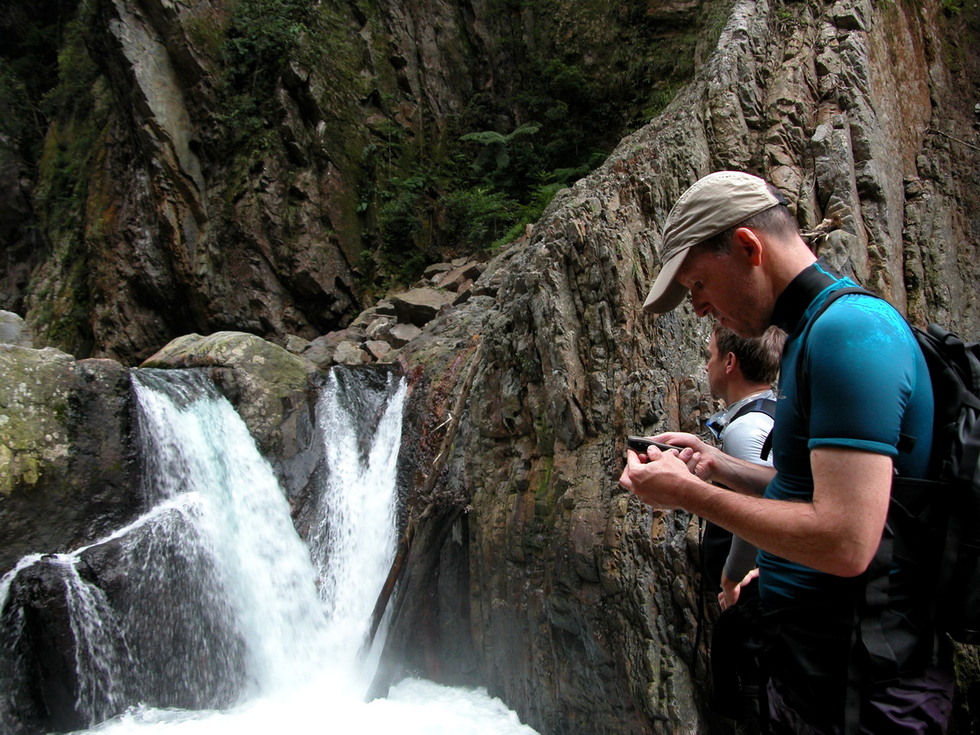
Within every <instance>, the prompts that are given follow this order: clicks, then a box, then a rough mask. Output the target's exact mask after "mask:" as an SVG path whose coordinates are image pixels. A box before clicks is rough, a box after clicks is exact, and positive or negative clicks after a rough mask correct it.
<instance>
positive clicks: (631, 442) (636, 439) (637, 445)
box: [626, 436, 681, 454]
mask: <svg viewBox="0 0 980 735" xmlns="http://www.w3.org/2000/svg"><path fill="white" fill-rule="evenodd" d="M626 446H628V447H629V448H630V449H632V450H633V451H634V452H637V453H638V454H646V451H647V448H648V447H650V446H654V447H657V449H659V450H660V451H662V452H666V451H667V450H668V449H676V450H678V451H680V450H681V447H674V446H671V445H670V444H664V443H663V442H655V441H653V439H644V438H643V437H642V436H628V437H626Z"/></svg>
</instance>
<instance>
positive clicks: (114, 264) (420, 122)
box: [0, 0, 697, 365]
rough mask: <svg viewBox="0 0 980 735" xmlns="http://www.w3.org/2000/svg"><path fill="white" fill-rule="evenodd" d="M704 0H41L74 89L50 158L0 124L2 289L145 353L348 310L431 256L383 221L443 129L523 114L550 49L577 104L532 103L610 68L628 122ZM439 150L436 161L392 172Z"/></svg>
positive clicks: (38, 325)
mask: <svg viewBox="0 0 980 735" xmlns="http://www.w3.org/2000/svg"><path fill="white" fill-rule="evenodd" d="M35 5H36V4H34V3H29V2H21V0H16V2H14V3H12V5H11V9H10V11H9V13H6V14H5V15H4V17H3V18H0V30H3V31H4V34H5V35H9V37H10V38H12V39H14V40H16V41H17V43H18V45H17V49H23V48H26V49H28V50H34V46H32V45H31V44H32V43H33V40H32V39H33V36H32V33H31V31H32V30H37V29H33V27H32V26H30V24H29V23H28V22H27V21H26V20H25V19H26V18H30V17H32V15H33V14H34V13H35V12H37V11H36V10H35ZM75 10H77V15H76V13H75V12H74V11H75ZM694 10H695V9H694V8H692V7H691V4H684V3H682V4H678V5H677V7H661V8H658V9H657V11H656V13H651V14H650V15H649V17H648V16H647V15H645V13H644V9H643V8H642V7H640V6H637V7H635V8H634V7H626V6H623V7H620V5H619V4H616V3H609V4H599V5H593V4H587V5H586V6H582V4H580V3H577V2H571V1H569V0H549V1H548V2H547V3H546V4H542V5H541V6H540V7H538V5H528V4H506V3H505V4H503V5H501V4H500V3H497V2H490V1H488V0H479V1H477V2H471V3H468V4H467V5H466V6H465V7H460V6H459V5H458V3H454V2H445V1H444V0H438V2H436V3H434V4H418V3H413V2H404V1H403V0H369V1H368V2H358V3H354V4H350V3H346V4H340V5H337V4H309V3H303V2H293V1H292V0H247V1H246V2H228V1H226V0H217V1H216V2H210V3H207V4H191V5H187V4H185V3H174V2H170V1H169V0H99V1H98V2H94V3H74V2H69V3H62V4H57V5H55V4H52V7H50V8H47V7H46V8H45V11H41V12H49V13H50V14H51V15H52V17H54V14H55V13H56V12H57V17H58V19H59V24H58V26H57V27H58V28H60V27H63V26H71V28H72V29H73V30H72V31H71V32H63V31H61V30H58V34H59V35H58V36H57V37H58V38H59V39H60V40H61V43H62V47H60V48H53V49H49V52H50V55H51V56H52V57H55V56H56V54H58V53H60V54H61V55H62V59H63V68H61V69H57V68H53V69H50V70H48V73H49V74H51V75H57V76H58V78H59V79H60V84H59V86H58V90H63V91H60V92H59V94H61V95H62V97H60V98H59V99H60V100H61V102H62V103H63V104H61V105H60V107H57V109H55V110H54V112H52V114H51V118H52V119H51V125H50V128H49V129H48V130H47V131H46V139H45V140H44V141H38V142H37V143H35V147H42V148H43V151H42V154H41V155H40V157H39V163H38V170H37V172H36V174H35V173H34V172H32V171H31V162H30V161H27V160H25V156H24V155H22V154H21V153H19V150H20V149H22V148H28V147H30V146H29V145H28V144H27V143H25V141H24V140H18V139H13V138H8V137H4V138H3V139H0V202H2V203H3V205H4V206H3V207H2V209H3V211H4V214H3V215H2V216H0V252H2V253H3V255H4V256H5V257H4V258H3V259H2V260H0V307H3V308H8V309H12V310H15V311H17V312H18V313H21V314H24V315H25V316H26V317H27V320H28V322H30V323H31V325H32V326H33V327H34V328H35V329H36V331H37V336H38V337H39V338H40V339H41V340H42V341H41V342H39V345H40V346H45V345H50V346H56V347H58V348H60V349H63V350H65V351H67V352H71V353H72V354H76V355H78V356H80V357H87V356H100V357H110V358H113V359H117V360H120V361H122V362H124V363H126V364H130V365H132V364H137V363H138V362H139V361H140V360H142V359H145V358H146V357H148V356H149V355H150V354H151V353H152V352H153V351H154V350H156V349H157V348H159V346H160V345H163V344H166V343H167V342H169V341H170V340H171V339H173V338H175V337H177V336H180V335H183V334H186V333H189V332H200V333H209V332H213V331H219V330H227V329H234V330H237V331H247V332H251V333H254V334H257V335H260V336H263V337H267V338H269V339H270V340H273V341H276V342H278V343H280V344H281V343H282V340H283V339H284V335H287V334H293V335H297V336H299V337H302V338H304V339H307V340H311V339H313V338H315V337H317V336H319V335H322V334H323V333H325V332H328V331H330V330H334V329H339V328H342V327H344V326H346V325H347V323H348V322H349V321H350V319H351V318H352V317H353V316H354V315H355V314H357V313H358V312H360V311H361V309H362V308H363V306H364V305H365V304H364V303H363V302H364V301H365V300H366V298H365V296H364V288H363V285H364V284H363V281H364V280H365V279H366V278H369V277H370V276H371V275H372V273H373V272H374V271H375V270H377V269H378V268H380V269H381V270H382V271H383V272H386V273H390V272H391V271H392V270H395V271H397V269H398V267H399V266H400V263H399V262H398V261H400V260H402V259H410V258H412V257H421V254H420V253H419V252H418V251H416V252H414V253H413V252H406V253H399V252H398V248H399V246H398V244H396V243H393V242H389V241H387V240H386V239H385V238H387V239H388V240H390V239H391V238H392V237H393V235H392V234H391V233H387V234H386V235H384V237H381V236H379V232H380V231H381V230H382V229H383V228H380V226H379V224H378V223H379V220H380V219H382V218H383V215H384V213H383V212H382V211H381V210H382V209H383V208H384V205H385V204H386V203H388V204H390V203H391V200H393V199H396V198H397V195H398V194H399V192H400V191H404V192H410V193H412V194H413V196H414V194H415V193H417V192H418V191H419V190H421V194H419V201H420V202H424V201H427V200H428V199H431V197H433V196H436V195H437V194H438V193H439V191H438V190H439V189H440V188H444V187H445V182H444V179H445V178H446V174H445V172H444V171H443V170H442V169H441V168H440V167H442V166H444V165H445V163H446V147H447V145H448V144H450V143H453V144H454V143H456V141H457V139H458V138H459V136H460V135H461V134H462V133H469V132H473V129H472V128H467V127H465V125H466V124H467V121H468V120H479V122H475V123H474V124H476V125H489V124H490V123H488V122H486V121H487V119H488V118H489V119H490V121H491V122H493V123H494V125H495V127H501V128H502V130H503V129H505V128H506V127H507V126H508V125H512V127H517V126H518V125H519V124H521V123H522V122H526V121H524V120H517V121H516V122H513V123H512V120H513V119H514V118H515V116H516V115H518V114H519V110H517V109H516V108H515V104H516V103H514V102H513V100H515V99H516V98H517V97H518V96H519V94H520V90H521V85H522V83H525V88H526V82H527V81H528V79H529V78H532V79H533V80H535V81H540V80H541V79H544V78H545V77H543V75H542V74H541V73H537V72H535V71H534V69H540V68H542V67H544V66H545V65H547V64H549V63H551V64H552V66H554V67H555V68H554V69H553V70H552V74H551V76H553V77H554V81H553V83H552V84H551V86H552V87H553V88H554V94H553V95H552V96H555V95H557V96H558V98H564V97H568V98H569V100H570V102H569V103H564V102H562V103H561V104H557V103H556V104H555V105H553V108H551V109H547V110H539V111H538V112H539V113H540V115H539V116H543V115H546V114H547V115H548V116H550V122H549V119H545V118H544V117H542V120H541V123H549V124H553V123H554V121H556V120H559V119H560V118H562V116H564V115H567V114H568V109H567V108H568V106H569V104H576V103H577V104H580V105H581V104H582V101H581V100H578V99H576V97H575V95H574V94H572V93H571V92H569V91H562V89H563V88H567V89H569V90H575V89H578V88H579V86H576V85H582V84H583V83H585V84H591V85H592V86H594V87H599V86H600V85H599V83H598V82H599V81H600V80H601V81H602V82H603V84H605V82H606V81H607V80H609V79H614V80H617V81H620V82H622V84H624V85H627V87H628V89H629V91H630V94H628V95H624V94H622V91H623V90H622V89H616V87H614V86H611V85H610V86H609V87H607V88H605V89H604V90H603V95H604V98H603V99H602V100H599V102H601V103H602V104H603V105H604V110H605V112H606V115H607V117H608V119H609V128H610V133H611V134H612V135H615V133H612V131H614V130H619V129H622V126H623V125H624V116H625V114H626V111H627V110H628V109H630V108H632V109H636V108H639V107H642V106H644V105H646V104H647V98H649V97H656V96H658V95H659V96H661V97H662V96H663V92H662V91H660V90H657V89H654V88H652V87H651V86H650V85H649V84H646V83H644V82H643V81H642V80H643V79H644V78H645V77H647V76H649V75H654V74H656V73H657V72H659V71H663V72H665V77H664V79H662V80H661V83H662V84H667V83H669V81H670V80H669V79H668V78H667V77H669V75H670V71H671V70H672V69H673V68H674V67H675V66H677V65H680V64H684V65H686V66H690V63H689V56H690V54H689V53H687V52H685V53H684V54H683V55H682V56H683V58H679V57H678V56H677V55H676V54H674V53H670V52H669V53H666V54H665V53H663V52H662V50H661V47H660V45H659V44H654V43H652V42H650V41H651V40H653V39H657V40H660V41H664V40H671V39H677V38H680V39H683V36H684V34H683V33H682V32H681V29H683V27H684V26H685V25H690V24H692V23H694V22H695V21H696V20H697V13H696V12H694ZM73 16H75V17H73ZM54 28H55V27H52V28H48V27H44V28H43V30H44V32H45V33H46V34H49V35H52V36H53V35H54ZM25 29H26V30H25ZM34 35H40V34H34ZM614 41H615V43H614ZM672 43H674V41H672ZM665 47H668V46H666V45H665ZM675 47H676V43H674V45H672V46H669V48H671V49H672V50H673V49H674V48H675ZM12 53H16V51H12ZM662 57H663V58H662ZM566 59H572V60H573V61H572V62H570V63H571V64H572V65H573V66H566V64H565V60H566ZM51 63H52V65H54V62H53V61H52V62H51ZM549 68H551V67H549ZM37 74H38V76H40V75H41V74H42V72H40V71H39V72H37ZM551 76H549V77H548V79H550V78H551ZM539 86H540V85H539ZM634 88H635V89H634ZM44 91H46V90H43V89H42V90H41V92H44ZM41 92H39V93H38V96H40V94H41ZM34 103H35V105H36V103H37V101H36V100H35V101H34ZM562 105H564V107H563V106H562ZM30 109H32V110H33V109H34V108H30ZM488 110H489V111H491V112H487V111H488ZM498 111H499V112H498ZM588 114H589V116H590V117H591V111H588ZM495 116H496V118H499V119H495ZM460 126H464V127H460ZM2 132H3V129H0V133H2ZM505 132H509V129H507V130H505ZM617 137H618V136H617ZM614 142H615V138H612V139H610V140H608V141H604V145H605V146H606V148H605V149H606V150H608V147H609V146H611V145H612V144H613V143H614ZM589 145H593V143H590V144H589ZM430 163H431V164H432V170H433V173H431V174H429V173H426V174H425V176H423V177H421V178H420V181H421V180H422V179H425V181H423V183H421V184H419V186H416V187H414V188H408V187H407V185H406V186H405V188H404V189H403V190H402V189H399V187H400V186H402V185H403V184H404V183H405V182H408V181H410V180H412V177H414V176H416V175H417V174H418V173H419V169H421V168H422V167H423V166H426V165H428V164H430ZM463 165H464V166H465V165H467V164H463ZM32 175H35V176H36V179H37V180H36V181H34V182H31V181H30V177H31V176H32ZM426 177H428V179H432V181H431V183H429V182H428V179H426ZM32 187H33V188H32ZM32 205H33V208H32ZM407 209H408V210H410V209H411V207H408V208H407ZM409 214H411V212H409ZM396 229H397V228H396ZM409 230H411V228H409ZM409 235H410V236H411V237H409V239H412V238H413V237H415V235H414V234H412V233H411V232H410V233H409ZM492 239H493V238H491V241H492ZM417 240H418V244H419V246H420V247H423V248H425V247H426V238H425V236H424V235H418V237H417ZM484 245H489V242H487V243H485V244H484ZM407 249H408V250H409V251H411V250H412V248H410V247H409V248H407ZM451 249H452V248H450V250H451ZM424 255H425V257H426V259H428V260H431V259H432V255H431V253H424ZM244 284H248V285H247V287H244V288H243V285H244Z"/></svg>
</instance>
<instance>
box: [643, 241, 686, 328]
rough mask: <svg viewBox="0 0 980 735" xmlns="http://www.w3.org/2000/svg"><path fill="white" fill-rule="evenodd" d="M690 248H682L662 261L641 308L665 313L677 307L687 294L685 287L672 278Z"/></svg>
mask: <svg viewBox="0 0 980 735" xmlns="http://www.w3.org/2000/svg"><path fill="white" fill-rule="evenodd" d="M689 251H690V248H684V249H683V250H681V251H680V252H679V253H676V254H675V255H674V257H672V258H671V259H670V260H668V261H667V262H666V263H664V267H663V268H661V269H660V273H659V275H658V276H657V280H655V281H654V282H653V287H652V288H651V289H650V293H649V294H648V295H647V300H646V301H644V302H643V310H644V311H649V312H650V313H652V314H665V313H667V312H668V311H671V310H672V309H674V308H675V307H677V306H678V305H679V304H680V303H681V302H682V301H683V300H684V297H685V296H687V288H685V287H684V286H682V285H681V284H679V283H678V282H677V281H675V280H674V277H675V276H676V275H677V271H679V270H680V269H681V265H683V264H684V258H686V257H687V254H688V252H689Z"/></svg>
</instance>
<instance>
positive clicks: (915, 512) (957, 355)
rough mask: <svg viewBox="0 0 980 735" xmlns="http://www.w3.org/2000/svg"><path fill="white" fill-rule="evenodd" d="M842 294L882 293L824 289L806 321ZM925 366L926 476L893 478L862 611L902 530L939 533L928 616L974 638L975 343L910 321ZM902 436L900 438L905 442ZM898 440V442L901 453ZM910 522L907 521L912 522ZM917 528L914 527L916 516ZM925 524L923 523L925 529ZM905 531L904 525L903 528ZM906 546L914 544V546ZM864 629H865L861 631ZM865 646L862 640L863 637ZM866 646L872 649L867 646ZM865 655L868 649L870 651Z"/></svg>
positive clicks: (953, 633)
mask: <svg viewBox="0 0 980 735" xmlns="http://www.w3.org/2000/svg"><path fill="white" fill-rule="evenodd" d="M849 293H862V294H867V295H869V296H875V297H876V298H881V297H880V296H878V295H877V294H875V293H873V292H871V291H868V290H866V289H863V288H853V287H849V288H842V289H838V290H837V291H834V292H833V293H831V294H830V295H829V296H828V298H827V299H826V301H824V303H823V304H822V305H821V307H820V310H819V311H818V312H817V314H816V315H815V316H814V318H813V319H812V320H811V322H810V323H811V324H812V323H813V322H814V321H815V320H816V318H817V317H819V315H820V314H821V313H823V311H824V310H825V309H826V308H827V307H828V306H830V304H831V303H833V302H834V301H835V300H836V299H838V298H840V297H841V296H844V295H845V294H849ZM909 326H910V327H911V329H912V333H913V334H914V335H915V339H916V341H917V342H918V344H919V347H920V348H921V349H922V353H923V355H924V356H925V359H926V363H927V364H928V366H929V376H930V378H931V381H932V390H933V396H934V402H935V421H934V428H933V444H932V454H931V470H930V476H929V479H926V480H911V479H905V478H901V477H898V478H896V479H895V481H894V483H893V487H892V502H891V505H890V508H889V520H888V528H887V531H886V534H885V537H886V538H885V539H883V542H882V545H881V547H880V548H879V550H878V553H877V554H876V556H875V560H874V561H873V562H872V566H871V568H870V569H869V575H868V584H867V592H866V597H867V598H868V599H867V600H866V603H867V608H866V609H868V610H873V609H874V608H875V606H877V607H879V608H880V607H883V606H884V605H887V599H886V595H887V590H886V585H887V577H886V576H884V575H879V576H878V578H876V577H875V574H874V570H875V569H880V570H882V572H885V571H886V570H887V569H889V568H890V566H891V564H890V554H891V553H892V548H893V545H894V543H901V542H902V539H901V538H899V539H895V536H896V535H898V536H900V535H901V534H903V533H905V534H909V533H918V532H919V531H920V530H921V532H922V533H923V534H927V533H938V534H940V536H941V537H942V539H941V544H940V546H941V556H938V555H937V559H936V563H938V569H937V570H936V576H935V579H936V587H935V589H934V594H935V606H934V609H935V617H936V622H937V624H938V627H939V629H940V630H941V631H943V632H946V633H948V634H949V635H950V637H952V638H953V640H956V641H959V642H961V643H971V644H978V643H980V343H977V342H964V341H963V340H962V339H960V338H959V337H958V336H957V335H955V334H953V333H952V332H950V331H949V330H947V329H944V328H943V327H940V326H937V325H935V324H931V325H929V327H928V328H927V329H921V328H919V327H916V326H915V325H911V324H910V325H909ZM911 440H913V439H912V438H911V437H903V441H911ZM901 448H902V444H901V442H900V444H899V450H901ZM909 519H912V520H911V522H910V520H909ZM917 519H922V524H923V527H922V528H921V529H920V528H917V526H916V520H917ZM926 524H927V525H928V528H926V527H925V526H926ZM903 529H904V530H903ZM906 546H910V547H914V546H915V543H914V542H912V543H908V544H906ZM863 632H865V631H863ZM865 644H866V645H867V644H868V641H867V640H865ZM872 647H873V646H872ZM872 655H874V653H873V652H872Z"/></svg>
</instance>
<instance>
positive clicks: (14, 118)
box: [0, 58, 40, 141]
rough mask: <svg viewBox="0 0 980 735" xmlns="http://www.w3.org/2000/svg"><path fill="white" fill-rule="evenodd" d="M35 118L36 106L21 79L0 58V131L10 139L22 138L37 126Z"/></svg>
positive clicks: (4, 60) (6, 62)
mask: <svg viewBox="0 0 980 735" xmlns="http://www.w3.org/2000/svg"><path fill="white" fill-rule="evenodd" d="M36 118H37V110H36V107H35V106H34V105H33V104H32V103H31V98H30V96H29V95H28V94H27V87H26V86H25V84H24V82H23V80H22V79H21V78H20V77H19V76H18V75H17V74H15V73H14V70H13V69H12V68H11V65H10V63H9V62H8V61H7V60H6V59H2V58H0V133H3V134H4V135H6V136H7V137H8V138H11V139H12V140H17V141H19V140H22V139H23V138H24V137H25V136H27V135H29V134H30V133H31V132H34V131H36V130H37V128H38V127H39V122H40V121H39V120H37V119H36ZM35 134H36V133H35Z"/></svg>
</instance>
